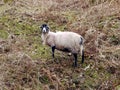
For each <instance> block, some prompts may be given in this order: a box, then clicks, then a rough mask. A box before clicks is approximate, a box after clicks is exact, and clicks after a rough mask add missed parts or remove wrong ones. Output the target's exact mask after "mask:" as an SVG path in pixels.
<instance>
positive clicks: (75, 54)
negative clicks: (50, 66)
mask: <svg viewBox="0 0 120 90" xmlns="http://www.w3.org/2000/svg"><path fill="white" fill-rule="evenodd" d="M73 56H74V59H75V62H74V64H73V66H74V67H77V53H74V54H73Z"/></svg>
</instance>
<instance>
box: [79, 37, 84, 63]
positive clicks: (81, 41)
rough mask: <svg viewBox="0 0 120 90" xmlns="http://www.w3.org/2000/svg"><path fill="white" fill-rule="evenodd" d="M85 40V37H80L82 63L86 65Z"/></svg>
mask: <svg viewBox="0 0 120 90" xmlns="http://www.w3.org/2000/svg"><path fill="white" fill-rule="evenodd" d="M83 44H84V40H83V37H80V49H81V56H82V63H84V47H83Z"/></svg>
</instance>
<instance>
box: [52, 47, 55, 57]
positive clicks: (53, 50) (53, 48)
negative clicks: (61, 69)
mask: <svg viewBox="0 0 120 90" xmlns="http://www.w3.org/2000/svg"><path fill="white" fill-rule="evenodd" d="M54 52H55V46H52V57H53V58H54V57H55V56H54Z"/></svg>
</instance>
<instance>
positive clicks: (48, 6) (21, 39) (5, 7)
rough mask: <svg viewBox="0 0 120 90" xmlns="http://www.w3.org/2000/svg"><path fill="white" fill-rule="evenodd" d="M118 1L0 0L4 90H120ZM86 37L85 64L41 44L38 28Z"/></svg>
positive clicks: (0, 60)
mask: <svg viewBox="0 0 120 90" xmlns="http://www.w3.org/2000/svg"><path fill="white" fill-rule="evenodd" d="M119 4H120V1H119V0H2V1H0V90H119V89H120V5H119ZM43 23H47V24H49V26H50V28H51V31H73V32H76V33H79V34H81V35H82V36H83V37H84V38H85V45H84V46H85V63H84V64H81V63H80V62H81V57H80V56H79V61H78V67H77V68H74V67H72V63H73V57H72V56H69V55H68V54H67V53H61V52H59V51H56V53H55V57H56V58H55V61H54V60H53V59H52V56H51V50H50V48H49V47H47V46H43V45H42V44H41V38H40V36H41V32H40V29H39V26H40V25H41V24H43Z"/></svg>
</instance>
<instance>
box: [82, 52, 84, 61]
mask: <svg viewBox="0 0 120 90" xmlns="http://www.w3.org/2000/svg"><path fill="white" fill-rule="evenodd" d="M82 63H84V51H82Z"/></svg>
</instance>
